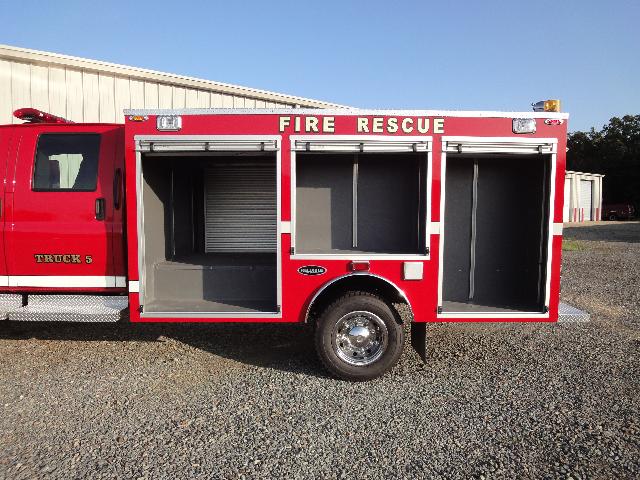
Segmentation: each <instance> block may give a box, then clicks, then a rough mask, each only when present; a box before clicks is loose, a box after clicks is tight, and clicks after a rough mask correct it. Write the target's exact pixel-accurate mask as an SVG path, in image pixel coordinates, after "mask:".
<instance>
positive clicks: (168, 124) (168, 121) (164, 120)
mask: <svg viewBox="0 0 640 480" xmlns="http://www.w3.org/2000/svg"><path fill="white" fill-rule="evenodd" d="M156 127H157V129H158V130H161V131H172V132H175V131H178V130H180V129H181V128H182V117H181V116H179V115H158V118H157V119H156Z"/></svg>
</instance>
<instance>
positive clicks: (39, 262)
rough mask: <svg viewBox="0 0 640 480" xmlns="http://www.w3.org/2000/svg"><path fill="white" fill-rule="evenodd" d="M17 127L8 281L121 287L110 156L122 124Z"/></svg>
mask: <svg viewBox="0 0 640 480" xmlns="http://www.w3.org/2000/svg"><path fill="white" fill-rule="evenodd" d="M20 130H21V132H20V133H21V138H20V142H19V147H18V154H17V156H16V161H15V166H14V169H13V171H12V172H10V173H11V177H12V179H13V181H12V182H11V183H10V184H8V185H7V195H6V197H7V198H8V199H9V203H10V204H8V205H7V208H8V209H10V214H11V218H10V223H9V222H8V223H7V224H6V229H5V240H6V257H7V271H8V280H9V286H10V287H13V288H15V289H18V290H35V291H38V290H47V291H114V290H115V289H120V288H123V287H124V286H125V279H124V276H123V275H124V272H123V265H124V263H123V239H122V225H121V223H122V209H123V207H122V205H121V203H122V191H121V183H120V182H121V181H122V178H121V177H122V174H121V159H119V158H117V157H118V156H119V153H120V152H121V147H119V145H120V144H121V137H122V127H119V126H116V125H72V126H70V125H61V126H55V125H33V126H30V127H25V128H22V129H20ZM116 223H119V224H120V225H116ZM116 261H118V265H116Z"/></svg>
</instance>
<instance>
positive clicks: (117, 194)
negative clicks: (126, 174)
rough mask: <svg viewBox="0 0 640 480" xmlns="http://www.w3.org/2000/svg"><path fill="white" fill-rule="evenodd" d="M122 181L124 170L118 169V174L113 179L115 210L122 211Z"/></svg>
mask: <svg viewBox="0 0 640 480" xmlns="http://www.w3.org/2000/svg"><path fill="white" fill-rule="evenodd" d="M121 181H122V170H120V169H119V168H116V174H115V176H114V177H113V208H115V209H116V210H120V205H121V204H122V189H121V188H120V182H121Z"/></svg>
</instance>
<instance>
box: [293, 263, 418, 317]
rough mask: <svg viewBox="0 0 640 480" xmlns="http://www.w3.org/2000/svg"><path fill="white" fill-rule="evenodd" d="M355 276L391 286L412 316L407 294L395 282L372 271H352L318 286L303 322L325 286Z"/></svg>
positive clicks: (327, 286)
mask: <svg viewBox="0 0 640 480" xmlns="http://www.w3.org/2000/svg"><path fill="white" fill-rule="evenodd" d="M355 276H358V277H372V278H375V279H376V280H382V281H383V282H384V283H386V284H387V285H389V286H390V287H392V288H393V289H394V290H395V291H396V292H397V293H398V295H400V298H402V300H403V301H404V302H405V303H406V304H407V305H408V306H409V311H410V312H411V316H412V317H413V308H412V307H411V303H410V302H409V299H408V298H407V295H406V294H405V293H404V291H403V290H402V289H401V288H400V287H398V286H397V285H396V284H395V283H393V282H391V281H389V280H387V279H386V278H384V277H381V276H380V275H376V274H374V273H365V272H354V273H347V274H346V275H342V276H340V277H336V278H333V279H331V280H329V281H328V282H327V283H325V284H324V285H322V287H320V289H319V290H318V291H317V292H316V293H315V294H314V295H313V297H311V300H310V301H309V305H307V311H306V312H305V315H304V323H308V322H309V313H311V307H312V306H313V304H314V303H315V301H316V300H317V299H318V297H320V295H322V293H323V292H324V291H325V290H326V289H327V288H329V287H330V286H331V285H333V284H335V283H337V282H339V281H341V280H344V279H346V278H351V277H355Z"/></svg>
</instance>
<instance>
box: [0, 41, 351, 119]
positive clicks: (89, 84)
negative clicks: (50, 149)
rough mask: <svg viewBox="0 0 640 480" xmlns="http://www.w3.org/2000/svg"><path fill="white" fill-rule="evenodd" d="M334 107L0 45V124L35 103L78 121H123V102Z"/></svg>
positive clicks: (181, 105)
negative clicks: (18, 110) (17, 111)
mask: <svg viewBox="0 0 640 480" xmlns="http://www.w3.org/2000/svg"><path fill="white" fill-rule="evenodd" d="M275 99H281V101H277V102H276V101H274V100H275ZM276 105H277V106H280V107H291V108H293V107H294V106H295V105H300V106H303V107H332V106H333V107H335V106H338V105H334V104H330V103H325V102H320V101H316V100H312V99H304V98H298V97H291V96H288V95H283V94H279V93H272V92H266V91H262V90H255V89H251V88H246V87H239V86H236V85H226V84H220V83H216V82H211V81H207V80H199V79H194V78H188V77H181V76H178V75H172V74H169V73H162V72H153V71H150V70H142V69H137V68H133V67H126V66H122V65H114V64H108V63H103V62H97V61H94V60H86V59H81V58H75V57H66V56H62V55H56V54H52V53H48V52H37V51H34V50H26V49H19V48H14V47H7V46H4V45H0V124H6V123H22V122H21V121H20V120H18V119H16V118H14V117H13V111H14V110H16V109H18V108H24V107H33V108H38V109H41V110H45V111H48V112H49V113H52V114H54V115H59V116H62V117H64V118H68V119H69V120H72V121H74V122H114V121H115V122H118V123H122V122H123V121H124V115H123V114H122V110H123V109H125V108H202V107H204V108H208V107H219V108H220V107H226V108H228V107H245V106H246V107H254V106H255V107H258V108H261V107H274V106H276Z"/></svg>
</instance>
